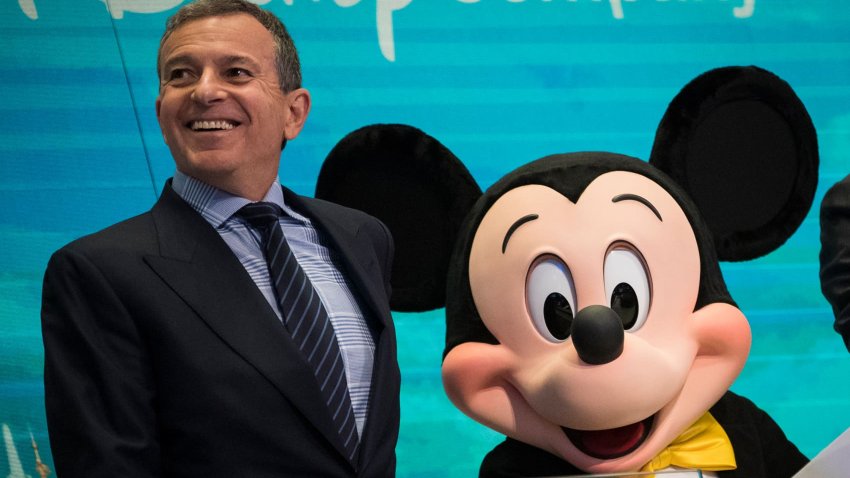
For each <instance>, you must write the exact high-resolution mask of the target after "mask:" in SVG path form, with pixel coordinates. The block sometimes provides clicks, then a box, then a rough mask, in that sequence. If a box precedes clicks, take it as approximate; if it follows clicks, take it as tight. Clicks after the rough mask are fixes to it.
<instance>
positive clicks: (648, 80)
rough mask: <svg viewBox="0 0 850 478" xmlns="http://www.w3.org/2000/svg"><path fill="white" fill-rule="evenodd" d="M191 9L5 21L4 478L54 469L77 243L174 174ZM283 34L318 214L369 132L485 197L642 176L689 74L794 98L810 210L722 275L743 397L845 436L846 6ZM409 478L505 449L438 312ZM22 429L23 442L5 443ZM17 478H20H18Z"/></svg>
mask: <svg viewBox="0 0 850 478" xmlns="http://www.w3.org/2000/svg"><path fill="white" fill-rule="evenodd" d="M181 3H183V2H182V1H181V0H120V1H119V0H109V1H108V5H107V2H106V0H74V1H68V0H18V1H17V2H15V1H13V0H7V1H4V2H2V4H0V237H2V246H0V423H2V424H5V425H6V427H4V429H3V430H4V432H3V435H4V438H3V443H2V445H0V476H6V475H8V474H9V473H12V475H9V476H12V477H13V478H19V475H17V474H15V473H13V472H16V469H17V468H16V462H17V461H20V463H21V466H22V469H23V472H24V474H25V475H30V476H33V477H36V476H38V473H37V472H36V467H35V457H34V453H33V449H32V445H31V442H32V440H33V439H34V441H35V443H37V445H38V447H39V452H40V455H41V458H42V460H43V462H44V463H45V464H47V466H49V467H50V468H53V461H52V458H51V454H50V450H49V444H48V437H47V429H46V425H45V416H44V408H43V407H44V390H43V385H42V367H43V347H42V342H41V335H40V325H39V309H40V300H41V280H42V275H43V272H44V268H45V265H46V263H47V260H48V258H49V256H50V254H51V253H52V252H53V251H54V250H56V249H57V248H59V247H61V246H62V245H63V244H65V243H67V242H68V241H71V240H73V239H74V238H77V237H79V236H81V235H83V234H86V233H89V232H93V231H95V230H98V229H100V228H102V227H105V226H107V225H109V224H111V223H114V222H116V221H119V220H121V219H124V218H127V217H129V216H132V215H135V214H138V213H141V212H143V211H145V210H146V209H148V208H149V206H150V205H151V204H152V203H153V201H154V200H155V199H156V197H157V195H158V193H159V190H160V188H161V187H162V185H163V182H164V181H165V179H166V178H168V177H169V176H170V175H171V174H172V172H173V165H172V162H171V159H170V157H169V154H168V151H167V149H166V148H165V146H164V144H163V142H162V139H161V135H160V132H159V128H158V125H157V122H156V118H155V115H154V100H155V98H156V94H157V81H156V75H155V71H154V70H155V55H156V50H157V46H158V41H159V37H160V35H161V32H162V28H163V24H164V22H165V19H166V18H167V16H168V15H170V14H171V13H173V11H174V10H175V9H176V8H177V7H178V6H179V5H180V4H181ZM257 3H262V5H263V7H264V8H268V9H270V10H272V11H274V12H275V13H277V14H278V15H280V16H281V17H282V18H283V19H284V21H285V23H286V24H287V25H288V26H289V29H290V30H291V32H292V34H293V36H294V38H295V40H296V43H297V45H298V46H299V50H300V53H301V58H302V63H303V65H304V81H305V86H307V87H308V88H309V89H310V90H311V92H312V94H313V100H314V108H313V111H312V113H311V116H310V120H309V122H308V124H307V127H306V128H305V130H304V131H303V133H302V135H301V136H300V137H299V138H298V139H297V140H296V141H293V142H291V143H290V145H289V146H288V147H287V150H286V152H285V154H284V157H283V162H282V166H281V170H280V175H281V178H282V180H283V182H284V183H286V184H287V185H289V186H290V187H291V188H293V189H295V190H296V191H298V192H300V193H304V194H308V195H310V194H312V192H313V188H314V184H315V180H316V177H317V174H318V171H319V168H320V165H321V162H322V160H323V159H324V157H325V156H326V154H327V153H328V151H329V150H330V149H331V147H332V146H333V145H334V144H335V143H336V142H337V141H338V140H339V139H341V138H342V137H343V136H344V135H345V134H347V133H348V132H350V131H352V130H354V129H356V128H358V127H360V126H363V125H366V124H369V123H376V122H382V123H387V122H398V123H408V124H411V125H414V126H417V127H419V128H421V129H423V130H424V131H426V132H427V133H429V134H431V135H432V136H434V137H436V138H437V139H439V140H440V141H441V142H443V143H444V144H445V145H446V146H447V147H449V148H450V149H451V150H452V151H454V152H455V154H457V156H458V157H459V158H461V159H462V160H463V161H464V162H465V163H466V164H467V165H468V167H469V169H470V170H471V172H472V173H473V175H474V176H475V178H476V179H477V181H478V182H479V184H480V185H482V186H483V187H486V186H488V185H490V184H491V183H493V182H494V181H495V180H496V179H498V178H499V177H500V176H501V175H502V174H504V173H506V172H508V171H509V170H511V169H513V168H515V167H516V166H518V165H520V164H523V163H526V162H528V161H530V160H533V159H536V158H538V157H541V156H544V155H546V154H550V153H556V152H567V151H576V150H607V151H615V152H620V153H625V154H630V155H634V156H638V157H643V158H645V157H646V156H647V155H648V153H649V151H650V147H651V144H652V140H653V135H654V131H655V128H656V126H657V124H658V121H659V120H660V118H661V115H662V114H663V112H664V110H665V108H666V106H667V103H668V101H669V100H670V99H671V98H672V97H673V96H674V95H675V94H676V92H678V91H679V89H680V88H681V87H682V86H683V85H684V84H685V83H686V82H688V81H689V80H690V79H692V78H693V77H695V76H696V75H697V74H699V73H701V72H703V71H705V70H708V69H711V68H714V67H719V66H726V65H751V64H754V65H758V66H761V67H764V68H767V69H769V70H771V71H773V72H775V73H777V74H778V75H779V76H781V77H782V78H784V79H785V80H787V81H788V82H789V83H790V84H791V85H792V87H793V88H794V89H795V90H796V91H797V93H798V95H799V96H800V98H801V99H802V100H803V102H804V103H805V104H806V106H807V107H808V110H809V112H810V114H811V116H812V119H813V121H814V124H815V126H816V128H817V130H818V136H819V142H820V155H821V166H820V186H819V188H818V192H817V195H816V198H815V208H814V209H813V211H812V212H811V213H810V214H809V215H808V217H807V219H806V220H805V222H804V223H803V225H802V226H801V228H800V229H799V231H798V232H797V233H796V234H795V235H794V236H793V237H792V238H791V239H790V240H789V241H788V243H787V244H786V245H785V246H783V247H782V248H781V249H780V250H778V251H776V252H774V253H772V254H770V255H768V256H766V257H764V258H762V259H759V260H757V261H752V262H748V263H742V264H732V265H724V266H723V268H724V272H725V274H726V277H727V281H728V285H729V287H730V289H731V291H732V295H733V297H735V298H736V300H737V301H738V302H739V304H740V305H741V307H742V309H743V310H744V312H745V314H746V315H747V316H748V317H749V319H750V321H751V323H752V328H753V335H754V340H753V348H752V354H751V357H750V359H749V361H748V363H747V366H746V367H745V369H744V372H743V374H742V375H741V377H740V378H739V379H738V381H737V382H736V383H735V385H734V387H733V389H734V390H736V391H738V392H740V393H742V394H745V395H747V396H748V397H750V398H752V399H753V400H754V401H755V402H756V403H758V404H759V405H760V406H761V407H763V408H765V409H766V410H767V411H768V412H769V413H770V414H771V415H772V416H773V417H774V418H775V419H776V420H777V421H778V422H779V423H780V425H781V426H782V427H783V428H784V430H785V431H786V432H787V434H788V435H789V436H790V438H791V439H792V440H793V441H795V442H796V443H797V444H798V446H799V447H800V448H801V449H802V450H803V452H804V453H806V454H807V455H809V456H810V457H811V456H814V455H815V454H816V453H817V452H818V451H819V450H820V449H822V448H823V447H824V446H825V445H827V444H828V443H829V442H830V441H831V440H832V439H833V438H834V437H836V436H837V435H838V434H839V433H840V432H841V431H843V430H845V429H846V428H848V426H850V354H848V353H847V350H845V349H844V346H843V344H842V342H841V339H840V337H839V336H838V335H836V334H835V333H834V332H833V331H832V312H831V310H830V308H829V306H828V304H827V303H826V302H825V300H824V299H823V297H822V295H821V293H820V285H819V282H818V251H819V247H820V244H819V226H818V220H817V209H818V207H819V205H820V201H821V198H822V196H823V193H824V192H825V190H826V189H827V188H828V187H829V186H830V185H831V184H833V183H835V182H836V181H838V180H839V179H840V178H842V177H844V176H845V175H847V174H848V173H850V160H848V155H850V28H848V25H850V6H848V4H847V2H841V1H835V0H757V1H756V0H605V1H601V0H481V1H477V0H412V1H411V0H362V1H361V0H265V1H258V2H257ZM395 318H396V323H397V327H398V340H399V361H400V366H401V371H402V375H403V385H402V422H401V436H400V440H399V444H398V459H399V466H398V474H399V476H401V477H430V476H438V477H444V476H457V477H466V476H474V475H475V472H476V470H477V466H478V464H479V462H480V460H481V457H482V456H483V454H484V453H485V452H486V451H487V450H489V449H490V448H491V447H492V446H493V445H494V444H495V443H497V442H498V441H499V440H500V439H501V438H500V437H499V436H498V435H497V434H496V433H494V432H491V431H489V430H487V429H486V428H484V427H482V426H480V425H478V424H476V423H475V422H473V421H471V420H470V419H468V418H466V417H464V416H463V415H462V414H461V413H460V412H458V411H457V410H455V409H454V408H453V407H452V405H451V404H450V403H449V401H448V400H447V399H446V397H445V394H444V393H443V389H442V385H441V382H440V358H441V352H442V347H443V334H444V330H445V327H444V316H443V311H442V310H437V311H433V312H429V313H423V314H397V315H396V317H395ZM6 430H8V432H7V431H6ZM20 476H23V475H20Z"/></svg>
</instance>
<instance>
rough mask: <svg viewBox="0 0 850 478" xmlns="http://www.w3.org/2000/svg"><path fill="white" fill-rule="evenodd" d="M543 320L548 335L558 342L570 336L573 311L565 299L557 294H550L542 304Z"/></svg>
mask: <svg viewBox="0 0 850 478" xmlns="http://www.w3.org/2000/svg"><path fill="white" fill-rule="evenodd" d="M543 318H544V319H546V327H547V328H548V329H549V333H551V334H552V336H553V337H555V338H556V339H558V340H565V339H566V338H567V337H569V336H570V329H571V328H572V326H573V309H572V307H570V303H569V302H568V301H567V298H566V297H564V296H563V295H561V294H559V293H558V292H552V293H551V294H549V296H548V297H546V302H544V303H543Z"/></svg>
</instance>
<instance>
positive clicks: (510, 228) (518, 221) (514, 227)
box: [502, 214, 540, 254]
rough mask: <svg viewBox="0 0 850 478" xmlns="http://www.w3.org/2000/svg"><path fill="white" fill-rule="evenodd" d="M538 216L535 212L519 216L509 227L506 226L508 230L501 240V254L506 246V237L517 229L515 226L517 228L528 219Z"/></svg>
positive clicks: (508, 237)
mask: <svg viewBox="0 0 850 478" xmlns="http://www.w3.org/2000/svg"><path fill="white" fill-rule="evenodd" d="M538 217H540V216H538V215H537V214H529V215H527V216H522V217H521V218H519V219H517V220H516V221H514V223H513V224H511V227H509V228H508V232H507V233H506V234H505V240H504V241H502V254H504V253H505V249H507V248H508V239H510V238H511V235H512V234H513V233H514V232H515V231H516V230H517V228H519V226H522V225H523V224H525V223H527V222H529V221H533V220H535V219H537V218H538Z"/></svg>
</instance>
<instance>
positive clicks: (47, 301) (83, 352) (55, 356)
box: [41, 247, 160, 478]
mask: <svg viewBox="0 0 850 478" xmlns="http://www.w3.org/2000/svg"><path fill="white" fill-rule="evenodd" d="M41 320H42V335H43V340H44V348H45V365H44V388H45V404H46V411H47V423H48V431H49V434H50V445H51V448H52V452H53V458H54V463H55V466H56V472H57V475H58V476H61V477H62V478H75V477H86V478H92V477H104V478H105V477H113V476H122V477H154V476H159V475H160V460H159V456H160V450H159V443H158V440H157V433H156V419H155V416H154V413H153V410H154V406H153V401H154V399H155V397H154V396H153V386H152V384H151V382H152V373H151V371H150V369H149V363H150V359H149V357H148V352H147V350H146V348H145V347H144V345H143V340H142V338H141V337H140V334H139V331H138V330H137V328H136V327H135V325H134V323H133V321H132V319H131V314H130V312H129V311H128V310H127V308H126V307H125V305H124V304H122V302H121V300H120V299H119V294H118V293H117V291H115V290H114V289H113V287H112V286H111V284H110V281H109V280H108V279H107V278H106V277H105V276H104V274H103V273H102V271H101V270H100V269H99V268H98V267H97V266H96V265H95V264H94V263H93V262H92V261H91V260H89V259H88V258H87V257H86V256H85V255H84V254H82V253H80V252H79V251H75V250H74V249H72V248H69V247H66V248H65V249H62V250H60V251H58V252H57V253H56V254H54V255H53V257H52V258H51V260H50V262H49V265H48V267H47V271H46V273H45V277H44V288H43V295H42V313H41Z"/></svg>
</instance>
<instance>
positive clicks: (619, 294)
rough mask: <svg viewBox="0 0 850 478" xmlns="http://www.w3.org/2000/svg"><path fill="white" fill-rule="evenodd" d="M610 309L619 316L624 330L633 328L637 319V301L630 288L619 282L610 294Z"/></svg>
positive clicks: (633, 291)
mask: <svg viewBox="0 0 850 478" xmlns="http://www.w3.org/2000/svg"><path fill="white" fill-rule="evenodd" d="M611 308H612V309H614V312H616V313H617V315H619V316H620V320H622V321H623V328H624V329H626V330H629V329H631V328H632V327H634V325H635V322H636V321H637V317H638V299H637V294H635V290H634V289H632V286H630V285H629V284H626V283H625V282H620V283H619V284H617V287H614V292H613V293H612V294H611Z"/></svg>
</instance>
